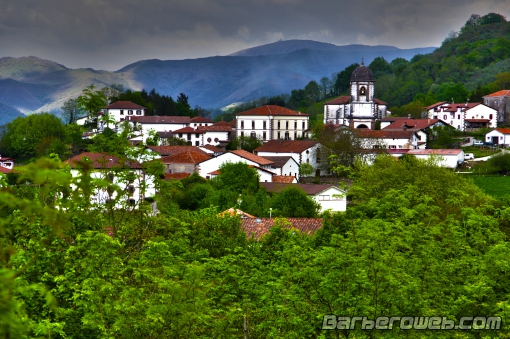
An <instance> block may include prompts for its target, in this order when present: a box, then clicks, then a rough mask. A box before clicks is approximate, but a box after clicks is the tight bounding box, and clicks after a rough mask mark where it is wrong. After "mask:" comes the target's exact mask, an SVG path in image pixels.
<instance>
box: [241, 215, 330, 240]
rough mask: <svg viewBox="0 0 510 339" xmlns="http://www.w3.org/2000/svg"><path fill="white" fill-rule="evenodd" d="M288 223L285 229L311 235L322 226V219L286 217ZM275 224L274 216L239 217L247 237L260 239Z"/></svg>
mask: <svg viewBox="0 0 510 339" xmlns="http://www.w3.org/2000/svg"><path fill="white" fill-rule="evenodd" d="M285 220H286V221H288V222H289V223H290V225H288V226H285V227H284V228H286V229H297V230H298V231H300V232H301V233H303V234H306V235H311V234H313V233H315V232H317V230H319V229H321V228H322V219H320V218H286V219H285ZM274 224H275V219H274V218H257V219H253V218H245V219H241V228H242V229H243V230H244V232H245V233H246V236H247V237H250V238H251V237H253V238H255V239H260V238H261V237H262V236H264V235H266V234H269V233H270V232H271V227H273V226H274Z"/></svg>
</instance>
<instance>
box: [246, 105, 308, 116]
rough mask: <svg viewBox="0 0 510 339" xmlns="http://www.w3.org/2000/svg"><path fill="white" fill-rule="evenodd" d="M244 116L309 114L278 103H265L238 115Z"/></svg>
mask: <svg viewBox="0 0 510 339" xmlns="http://www.w3.org/2000/svg"><path fill="white" fill-rule="evenodd" d="M240 115H241V116H243V115H273V116H275V115H278V116H280V115H291V116H292V115H296V116H308V114H305V113H301V112H296V111H293V110H291V109H288V108H285V107H280V106H276V105H265V106H260V107H257V108H254V109H250V110H249V111H246V112H241V113H237V114H236V116H240Z"/></svg>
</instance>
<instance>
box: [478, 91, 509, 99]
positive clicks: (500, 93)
mask: <svg viewBox="0 0 510 339" xmlns="http://www.w3.org/2000/svg"><path fill="white" fill-rule="evenodd" d="M509 96H510V90H508V89H504V90H501V91H498V92H494V93H491V94H489V95H485V96H484V98H486V97H509Z"/></svg>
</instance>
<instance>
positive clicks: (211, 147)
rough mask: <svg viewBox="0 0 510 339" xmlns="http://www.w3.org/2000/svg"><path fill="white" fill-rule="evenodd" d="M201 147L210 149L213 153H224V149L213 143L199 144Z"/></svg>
mask: <svg viewBox="0 0 510 339" xmlns="http://www.w3.org/2000/svg"><path fill="white" fill-rule="evenodd" d="M200 147H202V148H206V149H208V150H209V151H212V152H214V153H225V150H223V149H221V148H218V147H216V146H213V145H204V146H200Z"/></svg>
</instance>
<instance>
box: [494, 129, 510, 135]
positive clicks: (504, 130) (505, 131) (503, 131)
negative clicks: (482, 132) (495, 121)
mask: <svg viewBox="0 0 510 339" xmlns="http://www.w3.org/2000/svg"><path fill="white" fill-rule="evenodd" d="M496 131H498V132H500V133H503V134H510V128H496Z"/></svg>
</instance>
